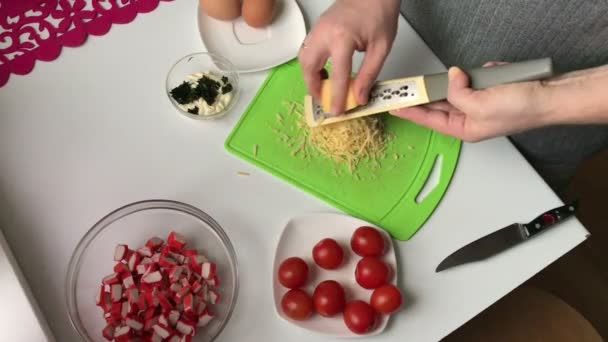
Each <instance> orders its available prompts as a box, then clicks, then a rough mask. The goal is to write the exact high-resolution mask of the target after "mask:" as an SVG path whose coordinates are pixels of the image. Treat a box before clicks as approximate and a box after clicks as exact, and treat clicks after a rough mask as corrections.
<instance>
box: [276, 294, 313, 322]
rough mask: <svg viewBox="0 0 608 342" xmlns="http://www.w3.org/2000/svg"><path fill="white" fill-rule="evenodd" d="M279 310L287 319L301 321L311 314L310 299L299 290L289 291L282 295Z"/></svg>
mask: <svg viewBox="0 0 608 342" xmlns="http://www.w3.org/2000/svg"><path fill="white" fill-rule="evenodd" d="M281 308H282V309H283V312H284V313H285V314H286V315H287V317H289V318H291V319H293V320H296V321H303V320H305V319H307V318H308V317H310V315H311V314H312V308H313V305H312V299H310V296H308V294H306V292H304V291H302V290H300V289H291V290H289V291H287V293H285V294H284V295H283V298H282V299H281Z"/></svg>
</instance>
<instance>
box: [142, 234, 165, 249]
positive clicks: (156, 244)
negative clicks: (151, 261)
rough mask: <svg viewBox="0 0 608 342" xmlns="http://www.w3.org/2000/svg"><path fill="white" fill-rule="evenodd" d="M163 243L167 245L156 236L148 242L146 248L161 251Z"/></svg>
mask: <svg viewBox="0 0 608 342" xmlns="http://www.w3.org/2000/svg"><path fill="white" fill-rule="evenodd" d="M163 243H165V242H164V241H163V239H161V238H159V237H158V236H155V237H153V238H150V240H148V241H146V247H148V248H150V250H152V251H154V252H156V251H157V250H159V249H160V247H162V245H163Z"/></svg>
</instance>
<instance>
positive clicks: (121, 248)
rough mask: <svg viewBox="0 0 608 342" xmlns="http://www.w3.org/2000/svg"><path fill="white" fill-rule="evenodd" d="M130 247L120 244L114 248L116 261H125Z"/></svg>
mask: <svg viewBox="0 0 608 342" xmlns="http://www.w3.org/2000/svg"><path fill="white" fill-rule="evenodd" d="M128 251H129V247H128V246H127V245H118V246H116V249H115V250H114V261H123V260H126V259H127V255H128V253H127V252H128Z"/></svg>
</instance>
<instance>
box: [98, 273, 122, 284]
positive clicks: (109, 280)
mask: <svg viewBox="0 0 608 342" xmlns="http://www.w3.org/2000/svg"><path fill="white" fill-rule="evenodd" d="M101 282H102V283H103V284H104V285H113V284H118V283H120V276H119V275H118V273H112V274H110V275H107V276H105V277H104V278H103V280H102V281H101Z"/></svg>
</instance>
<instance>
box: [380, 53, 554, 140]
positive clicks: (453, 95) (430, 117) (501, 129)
mask: <svg viewBox="0 0 608 342" xmlns="http://www.w3.org/2000/svg"><path fill="white" fill-rule="evenodd" d="M496 64H501V63H500V62H490V63H486V64H485V65H484V66H492V65H496ZM448 75H449V86H448V98H447V101H438V102H433V103H430V104H427V105H421V106H416V107H410V108H403V109H398V110H394V111H392V112H391V114H393V115H396V116H399V117H401V118H404V119H407V120H410V121H413V122H415V123H417V124H420V125H423V126H426V127H429V128H431V129H434V130H436V131H438V132H441V133H444V134H447V135H451V136H454V137H457V138H460V139H462V140H465V141H472V142H473V141H480V140H484V139H488V138H493V137H496V136H503V135H509V134H513V133H517V132H521V131H525V130H528V129H532V128H537V127H540V126H544V125H547V124H549V120H548V117H547V116H548V113H547V108H548V107H549V106H548V104H549V96H548V94H547V92H548V89H546V88H545V87H544V86H543V84H542V83H541V82H540V81H532V82H520V83H512V84H506V85H499V86H495V87H491V88H487V89H483V90H474V89H472V88H469V86H468V85H469V77H468V76H467V75H466V73H464V71H462V70H461V69H459V68H456V67H452V68H450V70H449V74H448Z"/></svg>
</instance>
